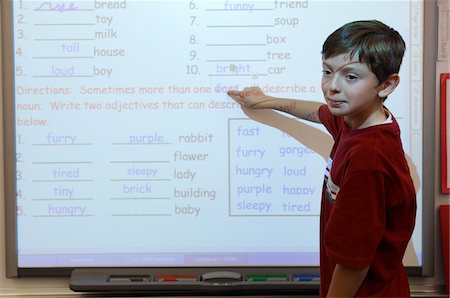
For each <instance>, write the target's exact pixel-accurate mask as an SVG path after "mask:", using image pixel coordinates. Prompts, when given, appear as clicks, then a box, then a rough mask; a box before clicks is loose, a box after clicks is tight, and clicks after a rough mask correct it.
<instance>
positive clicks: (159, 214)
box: [111, 214, 172, 216]
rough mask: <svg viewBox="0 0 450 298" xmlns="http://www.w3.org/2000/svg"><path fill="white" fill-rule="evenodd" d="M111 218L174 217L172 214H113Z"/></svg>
mask: <svg viewBox="0 0 450 298" xmlns="http://www.w3.org/2000/svg"><path fill="white" fill-rule="evenodd" d="M111 216H172V214H111Z"/></svg>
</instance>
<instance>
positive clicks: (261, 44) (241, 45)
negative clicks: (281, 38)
mask: <svg viewBox="0 0 450 298" xmlns="http://www.w3.org/2000/svg"><path fill="white" fill-rule="evenodd" d="M266 45H267V44H265V43H228V44H227V43H218V44H207V45H206V46H207V47H261V46H266Z"/></svg>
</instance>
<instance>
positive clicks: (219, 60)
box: [206, 59, 267, 62]
mask: <svg viewBox="0 0 450 298" xmlns="http://www.w3.org/2000/svg"><path fill="white" fill-rule="evenodd" d="M206 62H267V60H266V59H229V60H226V59H217V60H206Z"/></svg>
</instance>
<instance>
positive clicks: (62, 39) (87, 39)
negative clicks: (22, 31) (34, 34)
mask: <svg viewBox="0 0 450 298" xmlns="http://www.w3.org/2000/svg"><path fill="white" fill-rule="evenodd" d="M94 40H95V38H35V39H34V41H94Z"/></svg>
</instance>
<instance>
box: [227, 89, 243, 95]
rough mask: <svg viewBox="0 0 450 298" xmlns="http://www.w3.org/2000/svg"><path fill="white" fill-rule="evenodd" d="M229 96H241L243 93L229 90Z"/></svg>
mask: <svg viewBox="0 0 450 298" xmlns="http://www.w3.org/2000/svg"><path fill="white" fill-rule="evenodd" d="M228 95H230V96H241V91H237V90H229V91H228Z"/></svg>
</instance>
